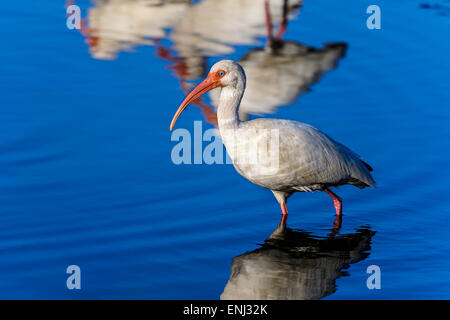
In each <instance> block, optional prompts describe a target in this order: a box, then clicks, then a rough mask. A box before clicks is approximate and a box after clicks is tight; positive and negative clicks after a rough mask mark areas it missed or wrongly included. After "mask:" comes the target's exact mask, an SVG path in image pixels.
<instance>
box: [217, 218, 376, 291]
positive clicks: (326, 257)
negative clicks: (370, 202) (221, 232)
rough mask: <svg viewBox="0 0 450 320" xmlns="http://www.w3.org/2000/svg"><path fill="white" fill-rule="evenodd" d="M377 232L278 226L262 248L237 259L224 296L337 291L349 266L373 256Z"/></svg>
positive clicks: (363, 228)
mask: <svg viewBox="0 0 450 320" xmlns="http://www.w3.org/2000/svg"><path fill="white" fill-rule="evenodd" d="M374 235H375V231H372V230H370V229H369V228H368V227H361V228H359V229H358V230H356V232H354V233H349V234H343V235H339V236H336V237H334V236H333V237H328V238H320V237H315V236H313V235H312V234H311V233H309V232H306V231H303V230H292V229H289V228H286V227H285V226H283V225H280V226H278V227H277V228H276V229H275V230H274V232H273V233H272V234H271V235H270V236H269V238H267V239H266V240H265V241H264V244H262V245H261V247H260V248H258V249H255V250H253V251H251V252H246V253H244V254H241V255H239V256H237V257H235V258H233V261H232V264H231V273H230V279H229V280H228V283H227V284H226V286H225V289H224V291H223V293H222V294H221V296H220V298H221V299H222V300H230V299H238V300H245V299H249V300H253V299H268V300H277V299H282V300H289V299H290V300H313V299H321V298H323V297H326V296H328V295H330V294H332V293H334V292H335V291H336V279H337V278H339V277H341V276H344V275H348V272H346V271H344V270H345V269H347V268H348V267H349V265H350V264H353V263H357V262H360V261H362V260H364V259H366V258H367V257H368V256H369V254H370V253H369V251H370V250H371V240H372V237H373V236H374Z"/></svg>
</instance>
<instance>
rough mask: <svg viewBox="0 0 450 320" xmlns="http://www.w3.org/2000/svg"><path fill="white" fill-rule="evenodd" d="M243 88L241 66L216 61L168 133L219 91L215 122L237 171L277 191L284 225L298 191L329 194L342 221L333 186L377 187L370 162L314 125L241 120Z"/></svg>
mask: <svg viewBox="0 0 450 320" xmlns="http://www.w3.org/2000/svg"><path fill="white" fill-rule="evenodd" d="M245 84H246V78H245V73H244V70H243V69H242V67H241V66H240V65H239V64H238V63H236V62H234V61H232V60H222V61H219V62H217V63H216V64H215V65H214V66H213V67H212V68H211V70H210V71H209V74H208V76H207V77H206V79H205V80H204V81H203V82H201V83H200V84H199V85H198V86H197V87H196V88H195V89H194V90H193V91H192V92H191V93H190V94H189V95H188V96H187V97H186V99H185V100H184V101H183V102H182V103H181V105H180V107H179V108H178V110H177V112H176V113H175V115H174V117H173V119H172V122H171V124H170V130H172V129H173V127H174V125H175V122H176V121H177V119H178V117H179V116H180V114H181V113H182V112H183V110H184V109H185V108H186V107H187V106H188V105H189V104H190V103H191V102H193V101H195V100H196V99H198V98H199V97H200V96H201V95H203V94H204V93H206V92H208V91H209V90H211V89H214V88H217V87H220V88H221V94H220V101H219V106H218V109H217V120H218V128H219V131H220V135H221V137H222V141H223V143H224V145H225V147H226V149H227V151H228V154H229V156H230V158H231V159H232V161H233V165H234V167H235V169H236V170H237V171H238V173H239V174H241V175H242V176H243V177H244V178H246V179H248V180H249V181H251V182H253V183H254V184H257V185H259V186H261V187H265V188H267V189H270V190H271V191H272V192H273V194H274V196H275V198H276V199H277V201H278V203H279V204H280V207H281V211H282V219H281V223H280V224H283V225H284V224H285V223H286V219H287V216H288V210H287V207H286V201H287V199H288V198H289V197H290V196H291V195H292V194H293V193H294V192H311V191H325V192H326V193H327V194H328V195H329V196H330V197H331V198H332V199H333V202H334V207H335V209H336V216H337V217H341V215H342V200H341V198H340V197H338V196H337V195H336V194H335V193H334V192H332V191H331V190H330V188H331V187H337V186H340V185H345V184H350V185H354V186H357V187H359V188H365V187H371V186H375V181H374V179H373V178H372V176H371V174H370V172H369V171H372V168H371V167H370V166H369V165H368V164H367V163H365V162H364V161H362V160H361V158H360V157H359V156H358V155H357V154H355V153H354V152H352V151H351V150H350V149H348V148H347V147H345V146H344V145H342V144H340V143H338V142H336V141H334V140H333V139H331V138H330V137H328V136H327V135H326V134H325V133H323V132H322V131H320V130H318V129H316V128H314V127H313V126H311V125H308V124H306V123H301V122H296V121H291V120H280V119H255V120H250V121H241V120H240V119H239V116H238V111H239V105H240V102H241V99H242V96H243V95H244V91H245ZM264 94H265V92H261V95H264ZM255 146H256V147H255Z"/></svg>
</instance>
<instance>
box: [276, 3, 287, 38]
mask: <svg viewBox="0 0 450 320" xmlns="http://www.w3.org/2000/svg"><path fill="white" fill-rule="evenodd" d="M287 2H288V0H284V3H283V20H281V25H280V29H278V32H277V35H276V36H275V40H277V41H279V40H281V38H282V37H283V35H284V33H285V32H286V29H287V11H288V10H287V8H288V6H287V5H288V3H287Z"/></svg>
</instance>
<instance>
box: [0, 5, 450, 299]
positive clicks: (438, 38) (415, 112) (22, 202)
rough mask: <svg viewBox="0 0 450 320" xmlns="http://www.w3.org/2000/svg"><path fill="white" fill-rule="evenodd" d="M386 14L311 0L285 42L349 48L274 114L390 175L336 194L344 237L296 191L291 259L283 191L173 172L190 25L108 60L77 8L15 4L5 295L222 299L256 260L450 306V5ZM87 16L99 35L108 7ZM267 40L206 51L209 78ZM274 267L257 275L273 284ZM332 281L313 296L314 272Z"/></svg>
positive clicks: (224, 170) (344, 287)
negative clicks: (73, 269) (180, 70)
mask: <svg viewBox="0 0 450 320" xmlns="http://www.w3.org/2000/svg"><path fill="white" fill-rule="evenodd" d="M204 1H209V0H204ZM99 2H100V4H97V6H102V5H105V6H106V5H108V3H107V1H103V2H102V1H99ZM123 2H126V1H123ZM129 2H133V1H129ZM261 2H262V1H261ZM375 2H376V3H375ZM375 2H374V1H361V0H351V1H347V2H346V3H345V5H344V4H342V3H341V2H336V1H332V0H316V1H309V0H305V3H304V5H303V6H302V7H301V8H300V10H299V12H297V13H296V14H295V15H294V16H291V20H289V23H288V28H287V32H286V34H285V35H284V36H283V39H285V40H291V41H295V42H297V43H301V44H303V45H308V46H312V47H315V48H322V47H323V45H324V44H325V43H329V42H343V43H346V44H347V46H348V48H347V51H346V54H345V57H342V58H341V59H339V62H338V65H337V66H336V68H334V69H332V70H329V71H327V72H326V73H325V74H323V76H322V77H321V79H320V80H319V81H317V82H316V83H313V84H311V85H310V89H311V90H310V91H309V92H307V93H304V94H302V95H301V96H300V97H299V98H298V99H295V101H293V102H292V103H290V104H289V105H287V106H283V107H280V108H279V109H277V111H278V112H277V113H276V114H271V115H265V116H267V117H277V118H285V119H292V120H298V121H302V122H306V123H310V124H312V125H314V126H316V127H318V128H321V129H322V130H324V131H325V132H326V133H327V134H329V135H330V136H332V137H333V138H334V139H336V140H337V141H340V142H342V143H344V144H346V145H347V146H348V147H350V148H352V149H353V150H354V151H356V152H357V153H358V154H360V155H362V156H363V158H364V159H365V160H366V161H367V162H368V163H370V164H371V166H372V167H373V168H374V169H375V170H374V172H373V175H374V178H375V180H376V181H377V188H374V189H372V188H371V189H364V190H359V189H357V188H354V187H352V186H345V187H340V188H339V189H337V190H336V192H337V193H338V194H339V195H340V196H341V197H342V198H343V199H344V219H343V225H342V228H341V230H340V231H339V234H338V235H337V236H335V238H332V239H327V237H328V234H329V233H330V230H329V229H330V228H331V227H332V225H333V220H334V208H333V207H332V202H331V200H330V199H329V198H328V196H327V195H326V194H324V193H298V194H295V195H293V196H292V197H291V198H290V199H289V204H288V206H289V212H290V216H289V219H288V227H289V228H290V230H288V231H289V232H290V233H289V234H288V238H289V237H293V240H292V239H291V238H289V239H291V240H289V239H284V240H285V242H283V241H282V242H283V243H282V244H281V245H280V244H275V245H273V244H271V241H269V240H268V241H267V242H266V243H265V244H264V241H265V239H267V238H268V237H269V236H270V235H271V233H272V231H273V230H274V229H275V228H276V226H277V225H278V222H279V218H280V209H279V206H278V204H277V203H276V201H275V199H274V198H273V195H272V194H271V192H270V191H268V190H265V189H262V188H260V187H258V186H255V185H253V184H252V183H250V182H248V181H246V180H245V179H243V178H242V177H241V176H239V174H237V173H236V172H235V170H234V168H233V167H232V166H231V165H206V164H201V165H178V166H177V165H175V164H173V163H172V161H171V150H172V148H173V147H174V146H175V145H176V142H173V141H171V132H170V131H169V130H168V126H169V123H170V120H171V118H172V116H173V114H174V112H175V110H176V109H177V107H178V105H179V104H180V102H181V101H182V100H183V99H184V97H185V93H184V92H183V90H182V89H181V88H180V80H179V79H178V78H177V76H176V72H174V70H170V69H168V67H170V66H173V64H174V62H173V61H168V60H167V59H166V60H164V59H161V57H160V56H161V55H160V54H157V53H158V52H157V47H156V46H163V47H164V48H166V49H167V50H169V51H171V52H172V54H173V55H174V56H177V50H176V47H175V45H174V42H173V40H172V38H171V34H172V32H173V29H174V28H175V27H174V26H165V27H164V28H163V31H164V33H165V35H164V36H159V37H158V39H152V38H151V37H146V36H144V37H143V39H144V40H145V39H147V40H157V42H151V41H149V42H148V43H144V41H138V42H136V43H133V41H126V40H125V41H122V42H123V43H126V44H127V45H126V47H127V48H124V49H123V50H122V49H120V48H119V50H117V52H116V54H115V56H114V57H112V58H110V59H98V58H96V57H94V56H93V54H92V53H90V52H89V49H90V48H89V46H88V44H86V43H85V39H86V35H82V34H81V33H80V32H79V31H77V30H69V29H67V27H66V12H65V8H64V6H65V3H64V1H48V0H47V1H7V2H4V3H2V5H1V7H0V12H1V17H2V18H1V19H0V21H1V22H0V26H1V28H0V34H1V38H2V39H3V43H2V48H1V50H0V61H1V64H0V88H1V89H0V90H1V100H0V101H1V110H2V112H1V117H0V131H1V134H0V168H1V169H0V170H1V174H0V298H4V299H12V298H26V299H36V298H38V299H51V298H56V299H79V298H82V299H110V298H111V299H122V298H123V299H132V298H135V299H218V298H219V297H220V295H221V294H222V292H223V291H224V288H225V286H226V285H227V282H228V281H229V278H230V274H231V271H230V270H231V269H230V268H232V261H234V262H233V268H234V266H235V264H237V263H238V260H239V259H241V258H242V255H244V259H245V257H249V256H252V255H255V254H261V257H262V258H261V259H266V260H264V261H269V262H273V263H278V265H279V268H280V270H291V273H290V277H294V278H295V277H297V276H299V277H305V275H306V277H307V278H308V279H311V281H312V283H313V285H312V287H308V286H303V287H302V290H303V292H305V295H304V297H306V298H321V297H323V298H327V299H418V298H425V299H430V298H437V299H448V298H450V242H449V241H448V235H449V231H450V230H449V216H450V206H449V195H448V193H449V192H448V181H449V178H450V173H449V172H450V171H449V170H448V165H449V163H450V152H449V150H450V140H449V134H450V122H449V120H450V109H449V106H450V94H449V93H450V81H449V74H450V63H449V57H450V43H449V40H450V37H449V36H450V13H449V7H450V3H449V2H448V1H444V0H441V1H433V2H429V1H425V0H420V1H415V0H411V1H400V0H397V1H375ZM76 4H77V5H79V6H80V7H81V10H82V17H83V18H85V19H86V20H87V21H89V17H90V14H91V15H92V14H93V13H92V10H93V9H94V8H95V7H96V5H94V4H92V3H91V2H89V1H76ZM370 4H378V5H379V6H380V8H381V17H382V20H381V29H380V30H369V29H368V28H367V27H366V19H367V17H368V14H366V8H367V7H368V5H370ZM427 4H428V5H427ZM196 5H198V2H196V3H194V4H193V5H192V6H196ZM187 10H192V7H188V8H187ZM130 14H131V13H130ZM214 15H216V17H217V19H221V14H220V12H215V13H214V14H212V15H211V16H214ZM158 18H159V16H155V17H154V19H158ZM150 20H151V21H153V20H152V19H150ZM250 20H251V19H248V21H250ZM132 21H135V20H133V19H132ZM179 21H182V19H177V20H176V21H175V22H174V23H175V24H176V23H178V22H179ZM125 24H126V23H125ZM263 30H264V28H263ZM116 33H117V30H115V31H113V32H110V34H112V35H113V36H114V34H116ZM132 35H133V34H131V35H125V36H124V37H125V39H127V37H130V36H132ZM256 40H258V41H259V43H256V42H255V43H254V44H245V43H244V44H242V43H231V44H229V45H230V48H232V50H231V51H229V52H224V53H221V52H218V53H216V54H205V55H204V58H205V61H206V64H207V67H210V66H211V65H212V64H213V63H214V62H216V61H218V60H220V59H222V58H224V57H225V58H230V59H235V60H239V59H241V58H242V57H243V56H244V55H245V54H246V53H247V52H248V51H249V50H251V49H254V48H261V47H263V46H264V43H265V38H264V35H258V36H257V37H256ZM119 43H121V42H119ZM94 44H95V43H94ZM155 45H156V46H155ZM91 46H92V43H91ZM201 76H203V75H199V76H196V77H195V79H196V80H197V81H194V82H198V80H200V79H197V78H200V77H201ZM195 79H194V80H195ZM261 94H264V92H262V93H261ZM205 102H208V100H205ZM195 120H199V121H202V120H203V127H204V129H207V128H212V127H213V126H212V125H211V124H210V123H208V122H206V121H204V116H203V115H202V113H201V111H200V109H198V108H195V107H192V108H188V109H187V110H186V111H185V112H184V113H183V115H182V116H181V117H180V119H179V121H178V122H177V126H178V127H179V128H186V129H188V130H189V131H191V132H193V121H195ZM352 239H353V240H352ZM355 239H356V240H355ZM290 241H291V242H290ZM330 242H331V244H330ZM298 247H301V248H304V249H305V250H307V251H308V250H309V249H310V250H313V251H314V252H315V255H314V256H305V255H303V254H298V253H295V248H298ZM286 248H287V249H286ZM308 248H309V249H308ZM355 248H356V249H355ZM255 250H256V253H255ZM258 250H259V251H258ZM274 250H275V251H274ZM293 251H294V253H293ZM261 252H262V253H261ZM274 252H275V253H274ZM238 256H241V258H236V259H235V260H233V258H235V257H238ZM324 257H328V259H327V258H324ZM321 258H323V260H320V261H322V263H323V265H321V266H320V267H319V266H317V267H314V268H312V269H311V268H310V269H308V270H309V271H308V270H307V271H308V272H309V273H305V272H306V271H305V265H307V264H308V261H309V262H311V261H312V262H314V261H319V259H321ZM241 260H242V259H241ZM250 260H251V259H247V261H250ZM312 262H311V263H312ZM244 263H245V261H244ZM69 265H78V266H79V267H80V268H81V286H82V287H81V290H68V289H67V287H66V279H67V277H68V276H69V275H68V274H67V273H66V268H67V266H69ZM370 265H377V266H379V267H380V270H381V289H379V290H376V289H374V290H369V289H368V288H367V286H366V280H367V278H368V276H369V275H368V274H367V273H366V270H367V268H368V267H369V266H370ZM272 267H273V265H272ZM270 268H271V267H267V268H261V270H259V271H255V272H253V273H251V276H252V277H253V279H257V280H254V281H256V283H257V282H258V281H264V279H265V277H271V276H273V272H276V268H275V270H270ZM330 269H331V270H333V272H331V273H330V274H329V275H328V278H327V284H325V285H324V286H325V288H324V290H322V291H321V293H318V294H316V295H314V294H312V293H311V292H312V291H311V290H314V288H315V289H318V288H317V286H318V284H317V283H319V282H320V280H321V278H320V277H322V275H321V272H314V271H315V270H316V271H320V270H330ZM236 270H238V271H239V270H242V268H241V269H239V268H238V269H236ZM249 270H250V271H251V269H249ZM323 273H326V272H323ZM283 276H284V273H283V274H282V275H278V277H281V278H283ZM258 279H259V280H258ZM288 280H289V279H288ZM289 281H293V280H292V279H290V280H289ZM315 281H317V283H316V282H315ZM290 283H293V282H290ZM238 285H239V284H238ZM288 286H289V285H288ZM270 287H271V288H272V289H273V285H270ZM268 290H270V288H269V289H268ZM308 294H310V295H308ZM284 298H287V297H286V296H284Z"/></svg>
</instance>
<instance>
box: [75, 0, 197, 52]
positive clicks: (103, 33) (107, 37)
mask: <svg viewBox="0 0 450 320" xmlns="http://www.w3.org/2000/svg"><path fill="white" fill-rule="evenodd" d="M93 2H94V3H95V6H94V7H92V8H90V9H89V11H88V15H87V18H86V20H84V21H83V26H82V33H83V34H84V35H85V36H86V42H87V43H88V45H89V48H90V53H91V54H92V56H93V57H94V58H97V59H115V58H116V57H117V54H118V53H119V52H120V51H130V50H132V48H133V47H135V46H137V45H154V44H155V39H161V38H166V37H167V29H168V28H171V27H172V26H173V25H174V24H175V23H177V22H178V21H180V18H181V17H182V15H183V14H184V13H185V12H186V11H187V10H188V8H189V6H190V3H191V0H97V1H93Z"/></svg>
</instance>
